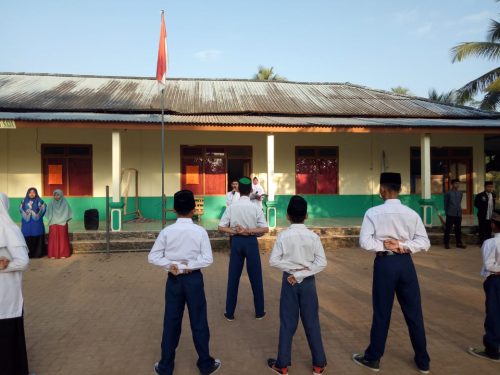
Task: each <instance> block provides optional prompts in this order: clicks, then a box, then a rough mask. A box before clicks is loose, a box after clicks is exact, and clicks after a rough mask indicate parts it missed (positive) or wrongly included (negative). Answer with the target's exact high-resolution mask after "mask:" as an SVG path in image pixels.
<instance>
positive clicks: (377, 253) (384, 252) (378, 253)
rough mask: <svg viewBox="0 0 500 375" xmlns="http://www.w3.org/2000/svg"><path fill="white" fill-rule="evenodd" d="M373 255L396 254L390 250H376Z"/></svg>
mask: <svg viewBox="0 0 500 375" xmlns="http://www.w3.org/2000/svg"><path fill="white" fill-rule="evenodd" d="M375 255H376V256H378V257H386V256H391V255H396V253H393V252H392V251H377V252H376V253H375Z"/></svg>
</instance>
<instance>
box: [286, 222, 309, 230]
mask: <svg viewBox="0 0 500 375" xmlns="http://www.w3.org/2000/svg"><path fill="white" fill-rule="evenodd" d="M304 228H306V226H305V224H302V223H301V224H298V223H293V224H290V229H304Z"/></svg>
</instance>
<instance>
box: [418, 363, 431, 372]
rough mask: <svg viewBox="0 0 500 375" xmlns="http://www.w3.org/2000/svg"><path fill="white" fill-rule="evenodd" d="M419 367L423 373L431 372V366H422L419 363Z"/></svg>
mask: <svg viewBox="0 0 500 375" xmlns="http://www.w3.org/2000/svg"><path fill="white" fill-rule="evenodd" d="M417 368H418V372H420V373H421V374H430V373H431V370H430V369H429V366H427V367H420V366H418V365H417Z"/></svg>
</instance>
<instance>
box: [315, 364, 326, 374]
mask: <svg viewBox="0 0 500 375" xmlns="http://www.w3.org/2000/svg"><path fill="white" fill-rule="evenodd" d="M325 369H326V365H324V366H322V367H321V366H313V375H319V374H324V373H325Z"/></svg>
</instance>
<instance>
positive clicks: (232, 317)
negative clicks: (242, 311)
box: [224, 313, 234, 322]
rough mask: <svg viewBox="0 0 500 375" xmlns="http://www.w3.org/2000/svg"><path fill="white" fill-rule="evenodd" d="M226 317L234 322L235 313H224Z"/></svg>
mask: <svg viewBox="0 0 500 375" xmlns="http://www.w3.org/2000/svg"><path fill="white" fill-rule="evenodd" d="M224 318H226V320H227V321H228V322H232V321H233V320H234V315H229V314H228V313H224Z"/></svg>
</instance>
